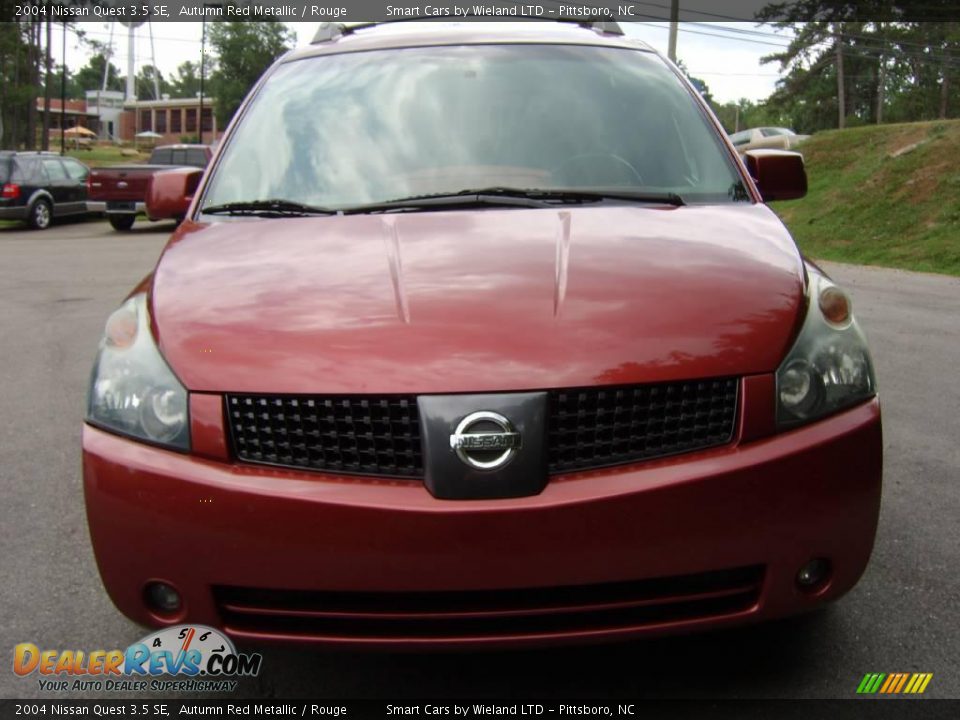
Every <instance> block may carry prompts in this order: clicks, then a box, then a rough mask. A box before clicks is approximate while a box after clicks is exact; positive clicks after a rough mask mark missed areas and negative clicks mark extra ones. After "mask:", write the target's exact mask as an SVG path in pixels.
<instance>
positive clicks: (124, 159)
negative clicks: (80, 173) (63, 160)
mask: <svg viewBox="0 0 960 720" xmlns="http://www.w3.org/2000/svg"><path fill="white" fill-rule="evenodd" d="M50 149H51V150H54V151H59V150H60V144H59V142H58V143H57V145H56V146H53V145H51V147H50ZM129 151H130V150H129V149H127V152H129ZM67 155H69V156H70V157H75V158H76V159H77V160H79V161H80V162H83V163H86V164H87V165H89V166H90V167H103V166H105V165H120V164H124V163H138V162H146V161H147V159H148V158H149V157H150V152H149V151H147V152H138V153H136V154H135V155H124V154H123V149H121V148H119V147H116V146H115V145H95V146H94V147H93V148H92V149H90V150H77V149H73V148H71V147H70V143H69V142H68V143H67Z"/></svg>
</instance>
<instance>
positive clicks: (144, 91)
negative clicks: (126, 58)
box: [135, 65, 171, 100]
mask: <svg viewBox="0 0 960 720" xmlns="http://www.w3.org/2000/svg"><path fill="white" fill-rule="evenodd" d="M154 77H156V83H155V82H154ZM135 87H136V89H135V92H136V93H137V97H138V98H141V99H151V100H159V99H160V98H161V97H163V96H164V95H166V94H169V93H170V91H171V89H170V83H168V82H167V81H166V79H165V78H164V77H163V73H162V72H160V70H159V69H158V68H155V67H154V66H153V65H144V66H143V67H142V68H140V72H139V74H138V75H137V80H136V86H135ZM158 89H159V91H160V93H159V96H158V94H157V90H158Z"/></svg>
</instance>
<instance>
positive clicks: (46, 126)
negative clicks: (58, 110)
mask: <svg viewBox="0 0 960 720" xmlns="http://www.w3.org/2000/svg"><path fill="white" fill-rule="evenodd" d="M52 23H53V21H52V20H50V19H49V18H47V19H46V20H45V21H44V24H45V25H46V29H47V42H46V47H45V50H44V51H45V56H44V69H45V73H44V78H43V137H42V138H41V139H40V148H41V149H43V150H49V149H50V101H51V100H50V99H51V97H52V95H51V90H52V88H51V87H50V64H51V62H52V59H51V50H50V41H51V39H52V35H51V32H50V26H51V24H52Z"/></svg>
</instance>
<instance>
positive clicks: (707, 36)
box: [53, 22, 789, 103]
mask: <svg viewBox="0 0 960 720" xmlns="http://www.w3.org/2000/svg"><path fill="white" fill-rule="evenodd" d="M152 25H153V49H154V51H155V57H156V64H157V66H158V67H159V68H160V71H161V72H162V73H163V75H164V77H170V76H171V75H174V74H175V73H176V68H177V66H178V65H180V64H181V63H183V62H184V61H185V60H192V61H194V62H199V59H200V37H201V24H200V23H199V22H196V23H194V22H166V23H152ZM288 25H289V27H290V28H291V29H292V30H294V31H295V32H296V35H297V44H298V45H308V44H309V43H310V40H311V39H312V38H313V35H314V33H315V32H316V30H317V27H318V25H319V23H288ZM622 26H623V27H624V30H625V32H626V33H627V34H628V35H632V36H636V37H638V38H640V39H642V40H644V41H646V42H647V43H649V44H650V45H652V46H653V47H655V48H656V49H657V50H659V51H661V52H663V53H664V54H666V52H667V39H668V34H669V23H667V22H647V23H622ZM80 27H81V29H82V30H83V31H84V32H85V33H86V34H87V36H88V37H89V38H92V39H94V40H98V41H100V42H104V43H106V42H108V41H109V40H110V35H111V23H96V22H84V23H81V24H80ZM60 32H61V31H60V29H59V28H58V29H56V30H54V38H53V45H54V58H55V62H57V63H59V62H61V56H62V50H61V48H62V36H61V34H60ZM788 37H789V36H785V35H784V34H783V33H782V32H779V33H778V32H777V31H775V30H774V29H773V28H771V27H769V26H758V25H756V24H755V23H741V22H720V23H700V22H690V23H680V33H679V36H678V41H677V58H678V59H679V60H681V61H683V63H684V65H685V66H686V67H687V69H688V71H689V72H690V73H691V74H692V75H694V76H696V77H699V78H701V79H702V80H704V81H705V82H706V83H707V85H708V86H709V88H710V91H711V92H712V93H713V96H714V98H715V99H716V100H717V101H719V102H721V103H725V102H734V101H736V100H739V99H740V98H747V99H749V100H753V101H757V100H762V99H763V98H765V97H767V96H768V95H769V94H770V93H771V92H773V90H774V88H775V83H776V80H777V77H778V70H779V66H778V64H777V63H769V64H767V65H761V64H760V58H761V57H763V56H764V55H767V54H770V53H773V52H777V51H778V48H782V47H784V46H785V45H786V44H787V42H788V40H787V38H788ZM66 39H67V66H68V67H69V68H73V69H79V68H80V67H82V66H83V65H85V64H86V62H87V57H88V56H89V54H90V51H89V50H88V49H86V48H85V46H82V45H81V44H80V43H79V42H78V41H77V38H76V36H75V35H74V33H73V32H71V31H68V32H67V38H66ZM113 47H114V59H113V63H114V65H116V66H117V67H119V68H120V69H121V72H122V73H124V74H126V66H127V30H126V28H124V27H122V26H121V25H120V24H119V23H117V24H116V27H115V29H114V31H113ZM134 48H135V55H136V62H137V68H138V71H139V68H140V67H141V65H143V64H153V63H152V59H151V58H152V56H153V53H152V52H151V43H150V33H149V31H148V27H147V26H142V27H140V28H138V29H137V30H136V41H135V43H134ZM91 89H94V88H91Z"/></svg>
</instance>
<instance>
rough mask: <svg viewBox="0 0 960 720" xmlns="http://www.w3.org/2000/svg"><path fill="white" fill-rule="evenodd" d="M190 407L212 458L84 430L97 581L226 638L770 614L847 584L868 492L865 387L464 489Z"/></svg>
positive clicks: (876, 416) (585, 628)
mask: <svg viewBox="0 0 960 720" xmlns="http://www.w3.org/2000/svg"><path fill="white" fill-rule="evenodd" d="M207 407H208V408H209V407H211V405H209V404H208V405H207ZM744 415H745V416H749V415H750V413H749V412H746V411H745V412H744ZM747 419H749V417H747ZM192 422H193V426H192V427H193V433H194V450H195V453H196V452H197V450H198V449H199V450H200V451H201V452H206V453H207V454H208V455H209V456H210V457H214V456H217V455H220V456H222V458H221V459H204V458H201V457H198V456H197V455H196V454H195V455H192V456H187V455H180V454H177V453H174V452H168V451H165V450H160V449H157V448H153V447H150V446H147V445H144V444H141V443H137V442H133V441H130V440H127V439H124V438H121V437H117V436H114V435H111V434H109V433H106V432H103V431H101V430H98V429H95V428H93V427H90V426H86V427H85V428H84V432H83V469H84V483H85V492H86V501H87V513H88V518H89V524H90V533H91V537H92V540H93V545H94V549H95V553H96V557H97V562H98V565H99V568H100V574H101V576H102V578H103V582H104V584H105V586H106V588H107V591H108V592H109V594H110V597H111V598H112V599H113V601H114V603H115V604H116V605H117V607H118V608H119V609H120V610H121V611H122V612H123V613H124V614H126V615H127V616H129V617H130V618H132V619H133V620H135V621H137V622H140V623H143V624H147V625H162V624H172V623H175V622H184V621H189V622H195V623H204V624H209V625H214V626H218V627H223V628H224V629H226V630H227V631H228V633H230V634H231V635H233V636H234V637H236V638H240V639H248V640H284V641H297V642H312V643H318V644H324V645H329V646H353V647H356V646H370V645H373V646H383V647H404V648H419V647H439V646H453V647H458V646H477V645H484V646H490V647H507V646H521V645H545V644H552V643H571V642H593V641H598V640H603V639H614V638H627V637H634V636H641V635H648V634H659V633H664V632H673V631H682V630H690V629H700V628H707V627H720V626H726V625H733V624H737V623H741V622H746V621H753V620H760V619H769V618H775V617H779V616H784V615H789V614H793V613H798V612H802V611H805V610H808V609H811V608H814V607H817V606H818V605H820V604H822V603H824V602H827V601H830V600H833V599H835V598H837V597H839V596H840V595H842V594H844V593H845V592H847V591H848V590H849V589H850V588H851V587H853V585H854V584H855V583H856V582H857V580H858V579H859V577H860V576H861V574H862V573H863V571H864V569H865V567H866V564H867V561H868V559H869V556H870V552H871V549H872V546H873V540H874V534H875V531H876V525H877V517H878V513H879V506H880V488H881V470H882V468H881V466H882V444H881V428H880V409H879V404H878V402H877V401H876V400H873V401H870V402H868V403H865V404H863V405H860V406H858V407H856V408H854V409H852V410H849V411H847V412H844V413H842V414H839V415H836V416H834V417H832V418H829V419H826V420H823V421H821V422H818V423H814V424H812V425H809V426H806V427H803V428H800V429H797V430H794V431H792V432H788V433H783V434H779V435H772V436H768V437H765V438H763V439H756V440H753V441H750V442H745V441H744V440H743V437H744V435H745V433H744V427H743V424H741V428H740V431H739V432H738V440H736V441H735V442H734V443H733V444H732V445H730V446H727V447H723V448H718V449H714V450H707V451H702V452H698V453H691V454H688V455H683V456H678V457H673V458H668V459H664V460H659V461H651V462H645V463H642V464H637V465H631V466H624V467H618V468H611V469H606V470H600V471H592V472H587V473H579V474H571V475H563V476H558V477H555V478H552V479H551V481H550V482H549V483H548V485H547V487H546V489H545V490H544V491H543V492H542V493H541V494H540V495H537V496H534V497H524V498H516V499H510V500H480V501H445V500H438V499H436V498H433V497H432V496H431V495H430V494H429V493H428V492H427V491H426V490H425V489H424V487H423V486H422V485H421V484H420V483H416V482H410V481H389V480H375V479H365V478H356V477H352V478H350V477H334V476H329V475H320V474H316V473H308V472H298V471H294V470H282V469H274V468H265V467H255V466H249V465H239V464H231V463H230V462H229V461H228V460H226V449H225V444H224V443H223V441H222V437H223V434H222V431H223V427H222V419H221V420H220V421H219V422H221V425H220V427H219V428H217V427H216V425H217V422H218V420H217V419H216V413H215V412H214V413H211V412H207V413H205V415H204V416H203V417H199V416H194V417H193V419H192ZM201 423H203V424H202V425H201ZM218 433H219V437H220V438H221V440H220V441H219V443H218V441H217V440H216V438H217V437H218ZM211 439H212V440H211ZM811 558H826V559H827V560H828V561H829V563H830V566H831V568H832V573H831V576H830V578H829V581H828V582H826V583H825V584H824V585H822V586H819V587H817V588H816V589H815V590H814V591H809V592H805V591H801V590H800V589H799V587H798V586H797V583H796V575H797V571H798V569H799V568H800V567H801V566H802V565H803V564H804V563H806V562H807V561H809V560H810V559H811ZM156 580H161V581H164V582H168V583H170V584H172V585H174V586H175V587H176V588H177V589H178V590H179V591H180V593H181V594H182V597H183V598H184V602H185V605H184V607H183V609H182V610H181V611H180V612H177V613H175V614H172V615H158V614H156V613H154V612H152V611H150V610H149V609H148V608H147V606H146V605H145V602H144V586H145V585H146V583H148V582H149V581H156ZM289 591H296V592H289Z"/></svg>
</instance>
